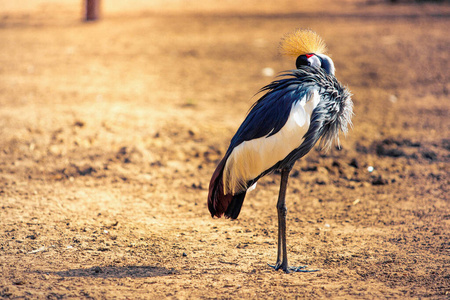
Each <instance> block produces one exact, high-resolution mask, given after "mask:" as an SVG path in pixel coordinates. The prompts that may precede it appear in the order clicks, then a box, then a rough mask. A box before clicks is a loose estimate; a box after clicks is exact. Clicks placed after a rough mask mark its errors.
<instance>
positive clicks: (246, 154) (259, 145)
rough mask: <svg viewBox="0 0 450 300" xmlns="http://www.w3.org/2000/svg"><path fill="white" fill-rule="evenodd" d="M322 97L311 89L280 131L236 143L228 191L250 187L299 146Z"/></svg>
mask: <svg viewBox="0 0 450 300" xmlns="http://www.w3.org/2000/svg"><path fill="white" fill-rule="evenodd" d="M319 101H320V97H319V93H318V91H317V90H313V91H311V92H310V93H308V94H307V95H306V96H304V97H303V98H302V99H301V100H299V101H296V102H294V103H293V104H292V106H291V107H290V108H287V109H290V113H289V117H288V119H287V121H286V123H285V124H284V126H283V127H282V128H281V129H280V130H279V131H278V132H276V133H275V134H271V133H269V134H268V135H266V136H264V137H260V138H257V139H252V140H248V141H244V142H242V143H241V144H239V145H238V146H236V147H235V148H234V149H233V150H232V152H231V154H230V155H229V157H228V159H227V162H226V164H225V168H224V173H223V181H224V193H225V194H229V193H231V194H233V195H234V194H236V193H239V192H242V191H244V190H246V189H247V188H248V187H247V182H249V181H251V180H253V179H255V178H256V177H258V176H259V175H260V174H262V173H263V172H264V171H266V170H268V169H270V168H271V167H273V166H274V165H275V164H276V163H278V162H279V161H282V160H283V159H284V158H285V157H286V156H287V155H288V154H289V153H291V152H292V151H293V150H295V149H296V148H298V147H299V146H300V145H301V143H302V142H303V136H304V135H305V133H306V132H307V131H308V128H309V125H310V119H311V115H312V111H313V110H314V108H315V107H316V106H317V104H318V103H319Z"/></svg>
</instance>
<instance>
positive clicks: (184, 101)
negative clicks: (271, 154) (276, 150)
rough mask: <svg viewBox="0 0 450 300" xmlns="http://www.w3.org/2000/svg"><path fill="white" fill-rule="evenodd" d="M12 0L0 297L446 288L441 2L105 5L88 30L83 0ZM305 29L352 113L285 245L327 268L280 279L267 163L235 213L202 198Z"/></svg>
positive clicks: (311, 172)
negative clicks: (322, 45)
mask: <svg viewBox="0 0 450 300" xmlns="http://www.w3.org/2000/svg"><path fill="white" fill-rule="evenodd" d="M17 2H19V3H20V5H21V6H20V7H18V6H17V5H19V4H17V5H16V6H14V4H13V3H16V1H10V2H8V3H9V6H8V5H6V4H7V3H4V4H3V5H4V6H5V7H4V9H3V10H2V12H1V13H0V297H3V298H11V299H23V298H25V299H39V298H48V299H69V298H93V299H113V298H117V299H126V298H127V299H144V298H145V299H159V298H173V299H184V298H219V299H227V298H228V299H229V298H243V299H250V298H254V299H256V298H258V299H259V298H286V299H288V298H289V299H290V298H308V299H311V298H336V299H352V298H358V299H362V298H363V299H367V298H369V299H370V298H401V299H405V298H406V299H407V298H414V299H417V298H428V297H429V298H433V299H446V298H448V297H449V295H450V236H449V235H450V203H449V202H450V199H449V198H450V197H449V167H450V153H449V151H450V121H449V109H450V102H449V89H450V84H449V69H450V60H449V53H450V49H449V45H450V35H449V28H450V6H449V5H448V4H426V5H425V4H422V5H416V4H414V5H412V4H405V3H400V4H398V5H387V4H385V3H384V2H383V1H378V2H374V1H372V2H371V3H367V2H365V1H340V2H337V1H328V2H327V1H324V0H322V1H305V2H302V3H303V4H302V5H300V4H299V1H289V0H284V1H265V2H261V1H258V2H257V1H246V2H245V3H244V4H240V2H241V1H237V0H236V1H234V0H229V1H223V2H222V3H221V4H220V5H219V4H217V3H216V2H217V1H215V2H212V1H204V2H201V3H200V2H193V1H181V0H179V1H176V0H172V1H168V2H167V3H164V2H162V1H160V3H159V2H152V5H147V6H146V5H145V3H144V2H145V1H144V2H142V1H137V0H136V1H134V2H132V1H131V2H130V3H131V4H130V5H129V6H125V5H124V4H123V3H124V2H122V1H104V7H103V16H102V17H103V18H102V20H101V21H100V22H96V23H88V24H86V23H83V22H81V21H80V19H81V17H80V15H81V13H80V11H81V9H80V2H79V1H69V0H65V1H51V2H50V1H49V2H48V3H47V4H46V1H17ZM275 2H276V3H275ZM27 3H28V5H29V6H26V4H27ZM114 5H116V6H114ZM298 27H306V28H311V29H314V30H315V31H317V32H318V33H320V34H321V35H322V37H323V38H324V39H325V41H326V42H327V44H328V48H329V52H330V54H331V55H332V57H333V59H334V61H335V64H336V68H337V73H336V75H337V77H338V79H339V80H340V81H341V82H343V83H345V84H346V85H348V87H349V88H350V90H351V91H352V92H353V94H354V96H353V99H354V103H355V109H354V110H355V116H354V128H353V130H351V131H350V133H349V135H348V137H347V138H344V139H343V140H342V149H340V150H339V149H332V151H331V152H329V153H321V152H319V151H317V150H314V151H312V152H311V153H310V154H309V155H308V156H307V157H305V158H304V159H303V160H301V161H299V162H298V163H297V164H296V166H295V168H294V171H293V172H292V176H291V178H290V184H289V187H288V197H287V205H288V251H289V255H290V257H289V259H290V262H291V264H293V265H303V264H306V265H308V266H309V268H318V269H320V271H319V272H315V273H295V274H288V275H286V274H284V273H282V272H276V271H274V270H272V269H271V268H269V267H268V265H267V264H268V263H274V261H275V257H276V239H277V236H276V233H277V227H276V226H277V216H276V209H275V205H276V199H277V193H278V187H279V175H278V174H272V175H270V176H267V177H265V178H264V179H263V180H261V181H260V184H259V185H258V187H257V189H256V190H255V191H254V192H252V193H250V194H248V196H247V199H246V201H245V202H244V207H243V209H242V212H241V215H240V216H239V218H238V220H236V221H230V220H227V219H223V218H222V219H212V218H211V216H210V215H209V212H208V210H207V207H206V197H207V188H208V184H209V179H210V176H211V174H212V172H213V170H214V168H215V166H216V164H217V162H218V160H219V159H220V158H221V156H222V155H223V153H224V152H225V150H226V148H227V146H228V142H229V140H230V138H231V137H232V135H233V134H234V132H235V130H236V129H237V127H238V126H239V124H240V123H241V122H242V120H243V119H244V117H245V114H246V112H247V110H248V108H249V107H250V105H251V104H252V103H253V102H254V101H255V100H256V99H257V96H255V97H254V96H253V95H254V94H255V93H256V92H257V91H258V89H259V88H261V87H262V86H264V85H265V84H268V83H269V82H270V81H271V80H273V78H274V76H275V75H276V74H277V73H278V72H281V71H283V70H289V69H292V68H293V67H294V62H293V61H292V60H291V59H288V58H285V57H281V56H280V55H279V54H278V48H277V47H278V43H279V41H280V39H281V38H282V36H283V35H284V34H285V33H286V32H289V31H292V30H293V29H295V28H298ZM264 68H272V69H273V70H274V71H275V75H274V76H265V75H264V74H263V72H262V70H263V69H264ZM369 167H373V168H374V170H373V172H369V169H368V168H369Z"/></svg>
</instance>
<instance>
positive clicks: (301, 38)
mask: <svg viewBox="0 0 450 300" xmlns="http://www.w3.org/2000/svg"><path fill="white" fill-rule="evenodd" d="M280 50H281V52H282V53H283V54H285V55H288V56H292V57H296V58H297V60H296V62H295V65H296V67H297V69H298V68H300V66H310V67H316V68H322V69H324V70H325V71H326V72H327V73H328V74H331V75H334V72H335V68H334V63H333V60H331V58H330V57H329V56H328V55H325V52H326V46H325V42H324V41H323V40H322V38H321V37H320V36H319V35H318V34H317V33H315V32H314V31H311V30H304V29H299V30H296V31H294V32H292V33H289V34H287V35H286V36H285V37H284V38H283V40H282V41H281V43H280Z"/></svg>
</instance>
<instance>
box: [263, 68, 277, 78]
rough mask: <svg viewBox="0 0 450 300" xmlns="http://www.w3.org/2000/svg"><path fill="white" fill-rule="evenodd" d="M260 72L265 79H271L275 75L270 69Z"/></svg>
mask: <svg viewBox="0 0 450 300" xmlns="http://www.w3.org/2000/svg"><path fill="white" fill-rule="evenodd" d="M261 72H262V74H263V75H264V76H266V77H272V76H273V75H274V74H275V71H274V70H273V69H272V68H264V69H262V71H261Z"/></svg>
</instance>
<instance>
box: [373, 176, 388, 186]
mask: <svg viewBox="0 0 450 300" xmlns="http://www.w3.org/2000/svg"><path fill="white" fill-rule="evenodd" d="M386 184H388V181H387V180H386V179H384V178H383V177H381V175H380V176H378V177H375V178H374V179H373V180H372V185H386Z"/></svg>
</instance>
